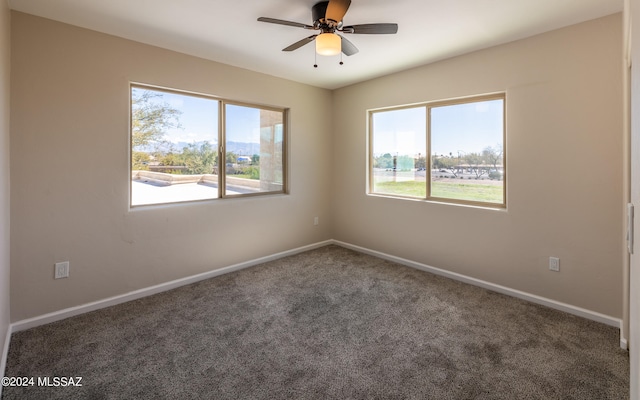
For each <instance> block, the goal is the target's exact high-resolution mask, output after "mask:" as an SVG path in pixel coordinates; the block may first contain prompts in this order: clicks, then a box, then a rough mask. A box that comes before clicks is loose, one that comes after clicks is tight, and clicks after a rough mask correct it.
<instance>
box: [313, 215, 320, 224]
mask: <svg viewBox="0 0 640 400" xmlns="http://www.w3.org/2000/svg"><path fill="white" fill-rule="evenodd" d="M319 223H320V221H319V220H318V217H313V224H314V225H318V224H319Z"/></svg>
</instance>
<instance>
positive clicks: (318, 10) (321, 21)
mask: <svg viewBox="0 0 640 400" xmlns="http://www.w3.org/2000/svg"><path fill="white" fill-rule="evenodd" d="M350 5H351V0H330V1H321V2H319V3H317V4H316V5H314V6H313V7H312V8H311V15H312V17H313V25H307V24H302V23H299V22H291V21H284V20H281V19H275V18H268V17H260V18H258V21H261V22H269V23H271V24H278V25H287V26H293V27H297V28H303V29H310V30H316V31H320V34H313V35H311V36H309V37H306V38H304V39H302V40H299V41H297V42H295V43H293V44H292V45H290V46H288V47H285V48H284V49H282V51H293V50H296V49H299V48H300V47H302V46H304V45H305V44H307V43H311V42H313V41H314V40H315V41H316V52H317V53H318V54H320V55H327V56H331V55H336V54H339V53H340V52H342V53H344V54H345V55H347V56H351V55H354V54H356V53H357V52H358V48H357V47H356V46H354V44H353V43H351V42H350V41H349V40H347V39H346V38H345V37H344V36H342V35H339V34H338V33H337V32H340V33H358V34H394V33H396V32H398V24H388V23H384V24H360V25H348V26H344V24H343V21H342V18H344V15H345V14H346V13H347V10H348V9H349V6H350Z"/></svg>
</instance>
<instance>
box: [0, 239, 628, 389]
mask: <svg viewBox="0 0 640 400" xmlns="http://www.w3.org/2000/svg"><path fill="white" fill-rule="evenodd" d="M6 375H7V376H20V377H69V376H71V377H76V376H81V377H82V378H83V379H82V381H81V383H82V387H38V386H37V381H36V385H34V386H33V387H25V388H16V387H5V388H4V391H3V397H2V398H3V399H6V400H8V399H510V400H512V399H599V400H600V399H626V398H628V397H629V389H628V387H629V358H628V353H627V352H625V351H623V350H621V349H620V348H619V331H618V329H615V328H612V327H609V326H605V325H602V324H599V323H596V322H592V321H588V320H585V319H582V318H578V317H575V316H572V315H569V314H565V313H562V312H559V311H555V310H551V309H548V308H545V307H542V306H538V305H535V304H531V303H528V302H525V301H521V300H517V299H514V298H511V297H507V296H504V295H501V294H497V293H493V292H490V291H487V290H484V289H481V288H477V287H473V286H469V285H466V284H463V283H459V282H456V281H452V280H449V279H446V278H443V277H439V276H435V275H432V274H428V273H425V272H421V271H418V270H414V269H411V268H407V267H404V266H401V265H397V264H394V263H391V262H388V261H384V260H381V259H378V258H375V257H371V256H368V255H365V254H361V253H357V252H354V251H351V250H347V249H344V248H341V247H338V246H327V247H323V248H321V249H317V250H313V251H309V252H306V253H302V254H298V255H295V256H291V257H287V258H283V259H281V260H277V261H273V262H269V263H266V264H263V265H260V266H256V267H253V268H250V269H246V270H243V271H239V272H236V273H231V274H227V275H223V276H220V277H217V278H214V279H210V280H207V281H203V282H199V283H196V284H192V285H189V286H185V287H182V288H179V289H176V290H172V291H170V292H166V293H161V294H158V295H154V296H151V297H147V298H144V299H141V300H136V301H132V302H129V303H126V304H122V305H118V306H114V307H111V308H107V309H104V310H100V311H95V312H92V313H88V314H84V315H81V316H78V317H73V318H69V319H66V320H64V321H59V322H56V323H52V324H49V325H46V326H42V327H38V328H34V329H30V330H27V331H23V332H18V333H16V334H14V335H13V336H12V338H11V345H10V349H9V358H8V361H7V370H6Z"/></svg>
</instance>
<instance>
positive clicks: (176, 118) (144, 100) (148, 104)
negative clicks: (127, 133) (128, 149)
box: [131, 88, 182, 150]
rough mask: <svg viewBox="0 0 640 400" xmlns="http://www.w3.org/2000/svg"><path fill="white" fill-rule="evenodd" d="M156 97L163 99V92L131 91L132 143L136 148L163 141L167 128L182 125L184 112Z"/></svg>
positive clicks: (135, 89) (136, 89)
mask: <svg viewBox="0 0 640 400" xmlns="http://www.w3.org/2000/svg"><path fill="white" fill-rule="evenodd" d="M156 99H159V100H161V99H162V93H159V92H155V91H151V90H144V89H138V88H134V89H133V90H132V91H131V113H132V115H131V145H132V146H133V148H134V149H135V150H142V149H141V148H140V147H145V146H149V145H152V144H159V143H161V142H162V141H163V138H164V135H165V133H166V131H167V130H169V129H171V128H179V127H180V114H182V112H181V111H180V110H177V109H175V108H173V107H171V106H170V105H169V104H168V103H165V102H161V101H158V100H156Z"/></svg>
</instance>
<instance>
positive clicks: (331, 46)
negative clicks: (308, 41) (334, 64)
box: [316, 33, 342, 56]
mask: <svg viewBox="0 0 640 400" xmlns="http://www.w3.org/2000/svg"><path fill="white" fill-rule="evenodd" d="M341 42H342V41H341V39H340V36H338V35H336V34H335V33H321V34H320V35H318V36H317V37H316V53H318V54H320V55H321V56H335V55H337V54H340V52H341V51H342V46H341Z"/></svg>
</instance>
